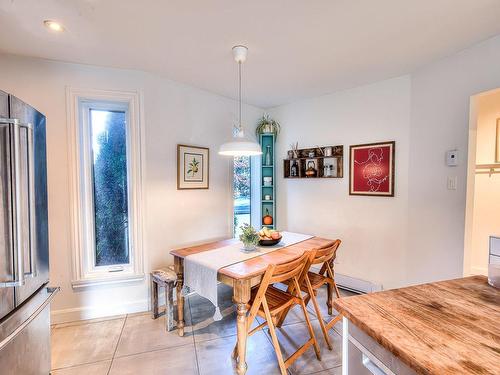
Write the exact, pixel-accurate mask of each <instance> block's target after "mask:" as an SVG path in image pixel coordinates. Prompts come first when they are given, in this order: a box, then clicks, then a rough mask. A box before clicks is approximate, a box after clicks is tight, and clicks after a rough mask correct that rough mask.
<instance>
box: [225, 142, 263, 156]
mask: <svg viewBox="0 0 500 375" xmlns="http://www.w3.org/2000/svg"><path fill="white" fill-rule="evenodd" d="M219 154H220V155H227V156H253V155H262V150H261V148H260V145H259V144H258V143H256V142H249V141H246V140H237V139H235V140H234V141H232V142H226V143H223V144H222V145H221V146H220V148H219Z"/></svg>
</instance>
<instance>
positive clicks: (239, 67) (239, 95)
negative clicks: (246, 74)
mask: <svg viewBox="0 0 500 375" xmlns="http://www.w3.org/2000/svg"><path fill="white" fill-rule="evenodd" d="M238 84H239V90H238V99H239V123H238V128H239V130H240V131H241V61H238Z"/></svg>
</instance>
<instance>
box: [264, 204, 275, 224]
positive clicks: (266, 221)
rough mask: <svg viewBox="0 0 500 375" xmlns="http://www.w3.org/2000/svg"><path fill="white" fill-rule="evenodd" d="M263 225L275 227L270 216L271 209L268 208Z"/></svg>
mask: <svg viewBox="0 0 500 375" xmlns="http://www.w3.org/2000/svg"><path fill="white" fill-rule="evenodd" d="M262 224H264V225H273V217H272V216H271V215H270V214H269V209H267V208H266V214H265V215H264V217H263V218H262Z"/></svg>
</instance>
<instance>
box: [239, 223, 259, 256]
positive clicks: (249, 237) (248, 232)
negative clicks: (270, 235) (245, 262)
mask: <svg viewBox="0 0 500 375" xmlns="http://www.w3.org/2000/svg"><path fill="white" fill-rule="evenodd" d="M240 228H241V234H240V241H241V242H243V246H244V248H243V250H245V251H254V250H255V249H256V248H257V245H258V244H259V240H260V236H259V233H257V231H256V230H255V229H254V227H252V226H251V225H249V224H244V225H242V226H241V227H240Z"/></svg>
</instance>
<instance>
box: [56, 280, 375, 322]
mask: <svg viewBox="0 0 500 375" xmlns="http://www.w3.org/2000/svg"><path fill="white" fill-rule="evenodd" d="M335 280H336V282H337V285H338V286H339V287H341V288H343V289H347V290H351V291H353V292H357V293H372V292H378V291H381V290H382V285H380V284H375V283H372V282H370V281H366V280H362V279H358V278H355V277H352V276H348V275H342V274H340V273H336V274H335ZM174 292H175V291H174ZM158 299H159V301H164V294H163V293H162V292H161V293H160V294H159V296H158ZM174 301H175V293H174ZM161 304H162V302H160V305H161ZM149 308H150V307H149V299H142V300H137V301H131V302H126V303H123V304H120V305H104V306H81V307H75V308H69V309H60V310H52V311H51V323H52V324H60V323H68V322H74V321H78V320H89V319H99V318H106V317H111V316H116V315H124V314H133V313H138V312H145V311H148V310H149Z"/></svg>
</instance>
